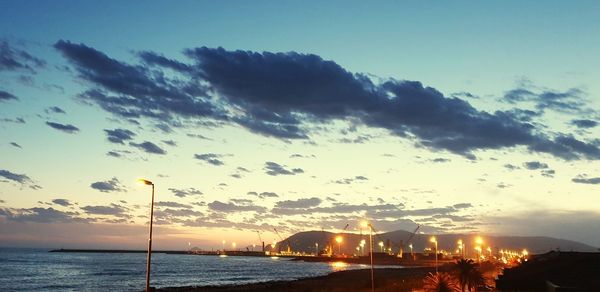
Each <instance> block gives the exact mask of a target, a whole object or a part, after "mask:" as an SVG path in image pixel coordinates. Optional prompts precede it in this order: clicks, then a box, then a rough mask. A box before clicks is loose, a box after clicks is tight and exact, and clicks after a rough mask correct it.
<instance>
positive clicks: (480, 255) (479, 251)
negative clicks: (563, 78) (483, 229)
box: [475, 236, 483, 262]
mask: <svg viewBox="0 0 600 292" xmlns="http://www.w3.org/2000/svg"><path fill="white" fill-rule="evenodd" d="M475 243H476V244H477V246H476V247H475V250H477V255H478V262H481V257H482V256H483V253H482V250H481V247H482V246H483V238H481V236H477V237H476V238H475Z"/></svg>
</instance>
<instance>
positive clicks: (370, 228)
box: [360, 221, 375, 292]
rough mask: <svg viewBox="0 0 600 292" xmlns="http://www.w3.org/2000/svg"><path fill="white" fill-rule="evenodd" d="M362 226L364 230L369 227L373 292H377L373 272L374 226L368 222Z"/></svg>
mask: <svg viewBox="0 0 600 292" xmlns="http://www.w3.org/2000/svg"><path fill="white" fill-rule="evenodd" d="M360 226H361V227H363V228H367V227H369V250H370V255H371V291H372V292H374V291H375V277H374V274H375V273H374V271H373V225H372V224H371V223H369V222H367V221H363V222H361V223H360Z"/></svg>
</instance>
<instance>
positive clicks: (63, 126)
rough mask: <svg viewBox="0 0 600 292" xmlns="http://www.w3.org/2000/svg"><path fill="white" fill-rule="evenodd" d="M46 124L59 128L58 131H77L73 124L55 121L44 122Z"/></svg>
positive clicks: (70, 132) (71, 132)
mask: <svg viewBox="0 0 600 292" xmlns="http://www.w3.org/2000/svg"><path fill="white" fill-rule="evenodd" d="M46 125H48V126H50V127H52V128H54V129H56V130H59V131H63V132H65V133H69V134H74V133H77V132H79V128H77V127H75V126H73V125H69V124H60V123H55V122H46Z"/></svg>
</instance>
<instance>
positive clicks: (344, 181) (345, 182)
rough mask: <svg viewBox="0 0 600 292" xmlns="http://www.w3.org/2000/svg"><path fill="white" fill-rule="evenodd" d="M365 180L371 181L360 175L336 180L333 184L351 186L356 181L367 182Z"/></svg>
mask: <svg viewBox="0 0 600 292" xmlns="http://www.w3.org/2000/svg"><path fill="white" fill-rule="evenodd" d="M365 180H369V179H368V178H367V177H365V176H362V175H358V176H355V177H352V178H343V179H338V180H334V181H333V183H335V184H340V185H349V184H351V183H354V182H356V181H365Z"/></svg>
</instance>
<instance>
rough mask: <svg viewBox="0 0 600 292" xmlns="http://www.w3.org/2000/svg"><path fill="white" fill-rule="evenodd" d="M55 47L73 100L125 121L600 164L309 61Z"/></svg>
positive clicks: (444, 103) (398, 87)
mask: <svg viewBox="0 0 600 292" xmlns="http://www.w3.org/2000/svg"><path fill="white" fill-rule="evenodd" d="M55 48H56V49H57V50H59V51H60V52H61V53H62V54H63V55H64V56H65V58H67V59H68V60H69V61H70V62H71V63H72V64H73V65H74V66H75V68H76V70H77V72H78V73H79V77H80V78H82V79H84V80H87V81H89V82H90V83H91V84H92V86H93V88H91V89H90V90H88V91H86V92H84V93H82V94H81V95H80V98H82V99H83V100H85V101H88V102H90V103H93V104H97V105H99V106H100V107H102V108H103V109H104V110H106V111H108V112H111V113H113V114H115V115H118V116H121V117H124V118H126V119H130V118H139V117H148V118H152V119H156V120H159V121H162V122H164V123H167V124H173V123H175V121H177V122H180V121H181V120H182V119H183V120H186V119H195V120H196V121H198V120H204V119H207V118H209V119H212V120H218V121H221V122H233V123H237V124H239V125H241V126H242V127H245V128H247V129H248V130H250V131H252V132H255V133H258V134H262V135H266V136H272V137H277V138H281V139H305V138H308V136H309V135H308V134H309V133H308V130H307V127H306V124H309V123H319V122H329V121H333V120H348V119H351V120H354V121H356V123H360V124H364V125H366V126H370V127H374V128H382V129H386V130H388V131H389V132H390V133H392V134H394V135H397V136H400V137H408V138H411V139H413V140H414V141H416V142H417V143H418V145H420V146H423V147H427V148H430V149H434V150H446V151H449V152H452V153H456V154H459V155H463V156H465V157H467V158H469V159H475V155H474V154H473V151H476V150H487V149H503V148H513V147H516V146H525V147H526V148H527V149H528V150H529V151H532V152H543V153H549V154H552V155H554V156H556V157H560V158H563V159H566V160H573V159H581V158H588V159H600V149H599V148H598V145H594V144H589V143H587V142H585V141H579V140H577V139H575V138H573V137H571V136H568V135H564V134H560V133H557V134H555V133H550V134H546V133H544V132H543V131H544V128H543V127H542V128H537V127H538V126H537V125H536V124H532V123H528V122H526V121H525V120H526V119H523V118H522V116H523V115H528V114H529V113H524V112H520V113H518V114H517V113H515V112H511V111H506V112H503V111H497V112H494V113H488V112H485V111H479V110H477V109H476V108H474V107H473V106H472V105H471V104H469V103H468V102H467V101H465V100H462V99H460V98H459V97H456V96H453V97H446V96H444V95H443V94H442V93H441V92H439V91H438V90H436V89H435V88H432V87H426V86H424V85H423V84H421V83H420V82H418V81H400V80H387V81H383V82H379V83H374V82H373V81H372V80H371V79H370V78H369V77H368V76H367V75H364V74H353V73H351V72H348V71H347V70H345V69H344V68H342V67H341V66H339V65H338V64H336V63H335V62H333V61H328V60H323V59H322V58H321V57H319V56H317V55H312V54H299V53H295V52H290V53H269V52H263V53H256V52H250V51H227V50H224V49H222V48H218V49H212V48H206V47H201V48H194V49H187V50H185V54H186V56H187V57H188V58H190V59H191V60H192V64H184V63H181V62H180V61H176V60H172V59H169V58H166V57H163V56H161V55H158V54H155V53H149V52H142V53H140V54H139V56H140V58H141V59H142V60H143V62H144V64H145V65H130V64H127V63H124V62H120V61H117V60H115V59H112V58H110V57H108V56H106V55H105V54H104V53H102V52H99V51H97V50H95V49H93V48H90V47H88V46H85V45H83V44H73V43H70V42H67V41H62V40H61V41H59V42H57V43H56V44H55ZM161 69H169V70H172V71H173V74H166V73H165V72H163V71H162V70H161ZM171 75H176V76H174V77H172V76H171ZM582 95H583V93H582V92H581V91H580V90H578V89H571V90H568V91H566V92H552V91H546V92H541V93H535V92H532V91H528V90H525V89H522V90H513V91H511V92H509V93H507V94H506V99H507V100H509V101H512V102H517V101H522V100H528V99H531V100H535V102H536V104H537V105H538V108H539V109H540V110H543V109H546V108H552V109H559V108H560V109H572V110H579V109H581V107H582V106H583V101H582V98H581V96H582ZM519 115H520V116H521V117H519ZM529 116H531V115H529Z"/></svg>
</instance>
